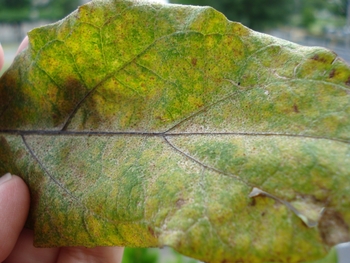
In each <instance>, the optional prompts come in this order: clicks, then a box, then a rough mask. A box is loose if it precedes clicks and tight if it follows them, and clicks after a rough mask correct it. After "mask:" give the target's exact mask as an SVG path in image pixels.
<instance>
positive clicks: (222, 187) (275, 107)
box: [0, 0, 350, 263]
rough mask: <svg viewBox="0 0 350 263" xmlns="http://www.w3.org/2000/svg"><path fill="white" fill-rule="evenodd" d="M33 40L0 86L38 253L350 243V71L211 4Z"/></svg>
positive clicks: (90, 13) (280, 251) (122, 14)
mask: <svg viewBox="0 0 350 263" xmlns="http://www.w3.org/2000/svg"><path fill="white" fill-rule="evenodd" d="M29 39H30V40H29V41H30V44H29V47H28V49H27V50H25V51H24V52H22V53H21V54H20V55H19V56H18V57H17V58H16V60H15V63H14V64H13V65H12V67H11V68H10V69H9V70H8V71H7V72H6V73H5V74H4V75H3V76H2V78H1V79H0V145H1V147H0V173H5V172H11V173H14V174H18V175H20V176H21V177H22V178H24V179H25V180H26V182H27V183H28V185H29V187H30V190H31V195H32V205H31V212H30V216H29V219H28V226H30V227H32V228H34V231H35V245H37V246H40V247H51V246H75V245H82V246H86V247H92V246H97V245H99V246H101V245H103V246H112V245H118V246H129V247H156V246H164V245H167V246H171V247H173V248H175V249H176V250H177V251H179V252H180V253H183V254H185V255H188V256H191V257H193V258H197V259H200V260H202V261H205V262H220V263H223V262H226V263H228V262H254V263H258V262H269V261H273V262H276V261H280V262H305V261H309V262H311V261H315V260H318V259H321V258H323V257H325V256H326V254H327V253H328V251H329V250H330V249H331V247H332V246H334V245H335V244H337V243H340V242H344V241H349V240H350V233H349V223H350V198H349V193H350V181H349V176H350V146H349V143H350V136H349V135H350V118H349V114H350V91H349V90H350V68H349V66H348V65H346V63H344V62H343V61H342V60H341V59H339V58H338V57H337V56H336V54H334V53H332V52H330V51H328V50H325V49H323V48H317V47H315V48H310V47H302V46H298V45H296V44H293V43H290V42H286V41H283V40H280V39H276V38H273V37H271V36H268V35H264V34H261V33H257V32H254V31H251V30H249V29H248V28H246V27H244V26H242V25H241V24H239V23H234V22H230V21H228V20H227V19H226V18H225V17H224V16H223V15H222V14H221V13H219V12H217V11H215V10H214V9H212V8H208V7H194V6H180V5H160V4H150V3H146V2H142V1H127V0H109V1H93V2H91V3H89V4H87V5H84V6H82V7H80V8H79V10H77V11H76V12H74V13H73V14H71V15H70V16H68V17H67V18H66V19H64V20H62V21H59V22H57V23H56V24H52V25H48V26H45V27H41V28H38V29H35V30H33V31H31V32H30V33H29ZM333 258H334V257H333ZM331 262H334V261H331Z"/></svg>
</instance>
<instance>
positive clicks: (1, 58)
mask: <svg viewBox="0 0 350 263" xmlns="http://www.w3.org/2000/svg"><path fill="white" fill-rule="evenodd" d="M4 57H5V55H4V50H3V49H2V46H1V43H0V70H1V69H2V66H3V65H4V60H5V58H4Z"/></svg>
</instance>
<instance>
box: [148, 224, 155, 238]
mask: <svg viewBox="0 0 350 263" xmlns="http://www.w3.org/2000/svg"><path fill="white" fill-rule="evenodd" d="M148 232H149V233H150V234H151V235H152V236H154V237H155V236H156V233H155V232H154V229H153V228H152V227H150V226H148Z"/></svg>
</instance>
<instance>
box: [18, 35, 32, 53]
mask: <svg viewBox="0 0 350 263" xmlns="http://www.w3.org/2000/svg"><path fill="white" fill-rule="evenodd" d="M28 44H29V39H28V36H26V37H25V38H24V39H23V41H22V43H21V44H20V45H19V47H18V49H17V52H16V56H17V55H18V54H19V53H20V52H21V51H23V50H24V49H25V48H27V47H28Z"/></svg>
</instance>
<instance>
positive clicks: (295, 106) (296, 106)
mask: <svg viewBox="0 0 350 263" xmlns="http://www.w3.org/2000/svg"><path fill="white" fill-rule="evenodd" d="M293 111H294V112H295V113H299V108H298V105H296V104H295V103H294V105H293Z"/></svg>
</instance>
